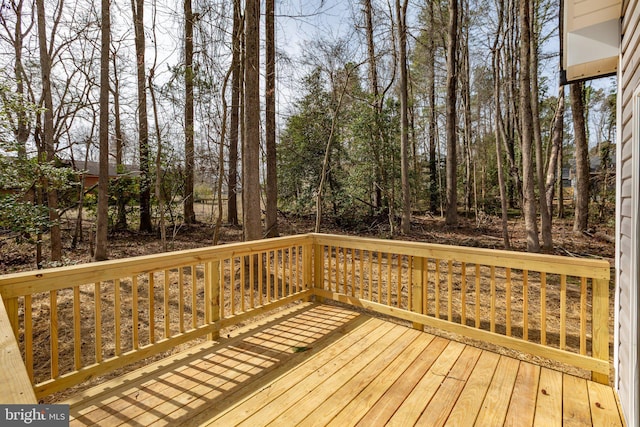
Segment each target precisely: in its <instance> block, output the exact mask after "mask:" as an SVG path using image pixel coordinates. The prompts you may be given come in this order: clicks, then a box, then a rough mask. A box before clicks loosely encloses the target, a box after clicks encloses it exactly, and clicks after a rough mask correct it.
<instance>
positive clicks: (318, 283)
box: [313, 242, 324, 302]
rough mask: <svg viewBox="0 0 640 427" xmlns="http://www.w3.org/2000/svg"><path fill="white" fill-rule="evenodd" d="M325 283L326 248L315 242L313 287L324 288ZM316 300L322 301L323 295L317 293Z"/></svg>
mask: <svg viewBox="0 0 640 427" xmlns="http://www.w3.org/2000/svg"><path fill="white" fill-rule="evenodd" d="M323 284H324V248H323V247H322V245H318V244H316V243H315V242H314V244H313V287H314V289H322V288H323ZM316 301H317V302H322V297H319V296H317V295H316Z"/></svg>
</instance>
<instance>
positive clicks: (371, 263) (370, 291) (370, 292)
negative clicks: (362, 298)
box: [367, 251, 373, 301]
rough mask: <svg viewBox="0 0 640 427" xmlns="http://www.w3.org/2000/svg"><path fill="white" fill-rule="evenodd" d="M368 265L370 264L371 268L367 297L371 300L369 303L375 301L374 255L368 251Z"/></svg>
mask: <svg viewBox="0 0 640 427" xmlns="http://www.w3.org/2000/svg"><path fill="white" fill-rule="evenodd" d="M367 258H368V260H367V261H368V264H369V268H368V270H367V271H368V273H369V294H368V295H367V297H368V298H369V301H373V296H372V289H373V253H372V252H371V251H368V256H367Z"/></svg>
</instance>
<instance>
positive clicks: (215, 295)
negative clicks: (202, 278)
mask: <svg viewBox="0 0 640 427" xmlns="http://www.w3.org/2000/svg"><path fill="white" fill-rule="evenodd" d="M205 269H206V270H208V272H207V273H208V274H207V275H206V277H207V278H208V279H207V281H206V282H205V286H206V288H205V289H206V290H205V307H206V308H205V316H206V320H207V323H209V324H212V323H216V324H217V325H218V326H217V327H216V329H215V331H214V332H211V333H210V334H208V335H207V338H208V339H209V340H215V339H218V338H219V337H220V330H219V325H220V323H219V322H220V260H216V261H209V262H207V263H206V264H205Z"/></svg>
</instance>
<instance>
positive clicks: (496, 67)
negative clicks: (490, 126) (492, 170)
mask: <svg viewBox="0 0 640 427" xmlns="http://www.w3.org/2000/svg"><path fill="white" fill-rule="evenodd" d="M503 22H504V6H503V5H502V4H500V6H499V9H498V29H497V31H496V36H495V39H494V42H493V48H492V50H491V54H492V66H493V98H494V102H495V104H496V120H495V121H496V124H495V138H496V165H497V167H498V186H499V188H500V207H501V210H502V241H503V243H504V248H505V249H507V250H509V249H511V242H510V241H509V213H508V210H507V204H508V200H507V191H506V186H505V182H504V181H505V180H504V172H503V158H502V143H503V141H502V140H503V139H505V137H506V134H505V132H504V126H503V125H502V100H501V99H500V81H501V79H500V49H501V48H500V47H499V42H500V33H501V32H502V23H503Z"/></svg>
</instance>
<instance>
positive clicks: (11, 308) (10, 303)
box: [4, 298, 19, 341]
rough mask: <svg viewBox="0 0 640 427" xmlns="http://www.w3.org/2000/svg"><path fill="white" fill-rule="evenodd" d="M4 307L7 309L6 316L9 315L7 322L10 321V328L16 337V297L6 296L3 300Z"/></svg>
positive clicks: (17, 325)
mask: <svg viewBox="0 0 640 427" xmlns="http://www.w3.org/2000/svg"><path fill="white" fill-rule="evenodd" d="M4 307H5V309H6V310H7V316H8V317H9V323H11V329H12V330H13V336H14V337H16V340H17V341H19V339H18V327H19V324H18V298H7V299H5V300H4Z"/></svg>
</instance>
